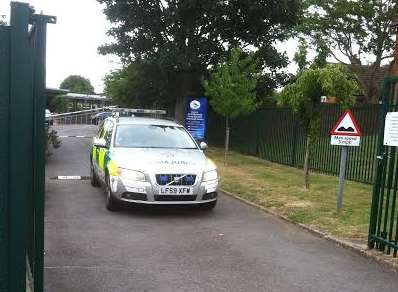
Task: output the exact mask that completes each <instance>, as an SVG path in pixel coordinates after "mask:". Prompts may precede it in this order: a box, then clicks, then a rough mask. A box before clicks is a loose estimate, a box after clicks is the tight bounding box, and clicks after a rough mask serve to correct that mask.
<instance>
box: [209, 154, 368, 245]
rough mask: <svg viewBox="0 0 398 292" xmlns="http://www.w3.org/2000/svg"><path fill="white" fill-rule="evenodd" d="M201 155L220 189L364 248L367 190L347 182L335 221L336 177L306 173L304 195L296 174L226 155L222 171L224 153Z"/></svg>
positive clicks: (299, 172) (300, 174) (285, 168)
mask: <svg viewBox="0 0 398 292" xmlns="http://www.w3.org/2000/svg"><path fill="white" fill-rule="evenodd" d="M207 155H208V156H209V157H210V158H211V159H213V161H214V162H215V163H216V164H217V166H218V168H219V171H220V175H221V188H222V189H224V190H226V191H228V192H231V193H234V194H236V195H238V196H240V197H242V198H244V199H246V200H249V201H251V202H253V203H256V204H258V205H260V206H263V207H266V208H269V209H272V210H274V211H276V212H277V213H279V214H281V215H284V216H287V217H288V218H290V219H291V220H293V221H295V222H298V223H303V224H306V225H309V226H312V227H314V228H317V229H319V230H321V231H324V232H326V233H328V234H330V235H333V236H336V237H338V238H341V239H345V240H350V241H359V242H362V243H365V241H366V239H367V232H368V224H369V210H370V204H371V190H372V187H371V186H370V185H366V184H362V183H357V182H351V181H347V182H346V185H345V189H344V203H343V204H344V207H343V210H342V212H341V214H340V215H337V214H336V189H337V184H338V178H337V177H334V176H328V175H322V174H316V173H312V174H311V178H310V183H311V187H310V189H309V190H306V189H305V188H304V184H303V172H302V170H299V169H296V168H292V167H288V166H284V165H280V164H276V163H271V162H268V161H264V160H261V159H259V158H256V157H252V156H246V155H242V154H239V153H237V152H230V154H229V157H228V165H227V166H224V156H223V155H224V152H223V150H222V149H217V148H211V149H209V150H208V152H207Z"/></svg>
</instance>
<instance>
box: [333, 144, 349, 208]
mask: <svg viewBox="0 0 398 292" xmlns="http://www.w3.org/2000/svg"><path fill="white" fill-rule="evenodd" d="M347 157H348V147H347V146H343V147H342V148H341V158H340V175H339V187H338V189H337V196H336V201H337V203H336V206H337V214H340V212H341V208H342V207H343V192H344V184H345V172H346V169H347Z"/></svg>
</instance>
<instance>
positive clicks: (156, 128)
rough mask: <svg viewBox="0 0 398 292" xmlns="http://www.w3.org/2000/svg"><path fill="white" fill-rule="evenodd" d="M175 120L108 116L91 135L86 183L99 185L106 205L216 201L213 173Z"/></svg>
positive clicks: (206, 205)
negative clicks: (102, 189) (91, 142)
mask: <svg viewBox="0 0 398 292" xmlns="http://www.w3.org/2000/svg"><path fill="white" fill-rule="evenodd" d="M205 148H206V143H203V142H202V143H201V146H198V144H197V143H196V142H195V140H194V139H193V138H192V136H191V135H190V134H189V133H188V131H187V130H186V129H185V128H184V127H183V126H181V125H180V124H178V123H176V122H174V121H169V120H164V119H153V118H142V117H128V118H123V117H120V118H119V117H110V118H107V119H106V120H105V121H104V123H103V124H102V126H101V127H100V129H99V131H98V133H97V135H96V136H95V137H94V139H93V146H92V149H91V152H90V162H91V183H92V185H93V186H99V185H103V186H105V188H106V192H107V208H108V209H109V210H111V211H112V210H115V209H117V207H118V204H119V203H120V202H121V201H125V202H132V203H140V204H157V205H159V204H197V205H201V206H203V207H204V208H208V209H212V208H214V207H215V205H216V203H217V189H218V172H217V167H216V165H215V164H214V163H213V162H212V161H211V160H210V159H209V158H207V157H206V155H205V154H204V152H203V149H205Z"/></svg>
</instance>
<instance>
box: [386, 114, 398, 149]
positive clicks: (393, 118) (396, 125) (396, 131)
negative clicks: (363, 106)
mask: <svg viewBox="0 0 398 292" xmlns="http://www.w3.org/2000/svg"><path fill="white" fill-rule="evenodd" d="M384 145H386V146H398V112H390V113H387V114H386V123H385V126H384Z"/></svg>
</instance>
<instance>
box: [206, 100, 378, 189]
mask: <svg viewBox="0 0 398 292" xmlns="http://www.w3.org/2000/svg"><path fill="white" fill-rule="evenodd" d="M380 110H381V107H380V105H360V106H355V107H354V108H352V112H353V113H354V116H355V117H356V118H357V120H358V122H359V125H360V127H361V130H362V133H363V136H362V137H361V146H360V147H352V148H353V149H350V151H349V163H348V169H347V179H349V180H354V181H359V182H364V183H372V182H373V176H374V171H375V159H376V145H377V137H378V125H379V116H380ZM320 111H321V115H320V116H321V119H320V125H319V135H318V136H317V137H315V138H314V139H313V143H312V144H311V156H310V167H311V169H312V170H314V171H317V172H320V173H325V174H331V175H338V174H339V161H340V151H339V147H338V146H332V145H330V130H331V128H332V127H333V125H334V124H335V123H336V122H337V120H338V118H339V117H340V115H341V114H342V113H343V109H342V108H341V107H340V106H338V105H321V108H320ZM231 124H232V126H231V139H230V140H231V142H230V143H231V148H232V149H233V150H236V151H239V152H241V153H244V154H249V155H253V156H257V157H259V158H262V159H265V160H269V161H272V162H276V163H280V164H285V165H289V166H293V167H298V168H302V167H303V162H304V155H305V143H306V137H305V133H304V130H303V128H302V127H301V125H300V120H299V118H298V117H297V115H295V114H294V113H293V111H292V110H291V109H290V108H288V107H269V108H264V109H261V110H259V111H257V112H255V113H253V114H251V115H249V116H245V117H242V118H238V119H236V120H232V122H231ZM224 135H225V122H224V119H223V118H222V117H220V116H219V115H217V114H215V113H213V112H210V113H209V118H208V139H207V140H208V142H209V144H211V145H214V146H220V147H222V146H223V144H224Z"/></svg>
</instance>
